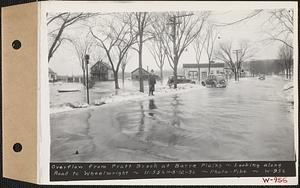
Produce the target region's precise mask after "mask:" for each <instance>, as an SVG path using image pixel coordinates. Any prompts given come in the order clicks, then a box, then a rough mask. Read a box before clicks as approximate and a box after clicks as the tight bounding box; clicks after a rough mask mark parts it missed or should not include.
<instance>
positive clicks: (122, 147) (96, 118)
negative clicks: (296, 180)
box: [51, 77, 295, 162]
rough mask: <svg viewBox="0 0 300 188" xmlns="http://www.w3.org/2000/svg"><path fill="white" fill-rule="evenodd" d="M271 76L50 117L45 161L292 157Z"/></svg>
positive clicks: (290, 135) (288, 118)
mask: <svg viewBox="0 0 300 188" xmlns="http://www.w3.org/2000/svg"><path fill="white" fill-rule="evenodd" d="M285 83H286V82H284V81H283V80H282V79H281V78H279V77H267V79H266V80H264V81H261V80H258V79H257V78H244V79H241V80H240V82H239V83H234V82H231V83H230V84H229V85H228V87H227V88H204V87H203V88H201V89H199V90H193V91H191V92H187V93H181V94H174V95H172V96H164V97H152V98H149V99H144V100H141V101H134V102H133V101H131V102H123V103H120V104H111V105H107V106H101V107H99V108H95V109H89V110H78V111H72V112H65V113H58V114H52V115H51V161H64V162H65V161H76V162H78V161H82V162H91V161H95V162H107V161H131V162H133V161H230V160H235V161H237V160H256V161H258V160H268V161H272V160H294V157H295V153H294V128H293V126H294V125H293V114H292V112H291V111H290V109H291V104H290V103H287V102H286V101H285V99H284V98H283V97H282V96H281V92H282V87H283V85H284V84H285Z"/></svg>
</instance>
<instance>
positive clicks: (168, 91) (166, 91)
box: [50, 84, 204, 113]
mask: <svg viewBox="0 0 300 188" xmlns="http://www.w3.org/2000/svg"><path fill="white" fill-rule="evenodd" d="M200 88H204V87H203V86H201V85H197V84H178V85H177V88H176V89H174V88H170V87H169V86H157V87H156V88H155V92H154V96H148V92H146V91H147V89H148V88H147V87H145V93H142V92H138V91H122V92H121V91H120V93H118V94H115V93H111V94H110V95H108V96H104V97H99V99H96V100H94V101H93V102H92V103H91V104H90V105H88V104H87V103H80V102H74V103H67V104H64V105H60V106H52V107H51V108H50V113H59V112H65V111H70V110H76V109H79V108H91V107H96V106H102V105H105V104H111V103H117V102H125V101H136V100H143V99H148V98H154V97H162V96H168V95H173V94H177V93H184V92H189V91H191V90H194V89H200Z"/></svg>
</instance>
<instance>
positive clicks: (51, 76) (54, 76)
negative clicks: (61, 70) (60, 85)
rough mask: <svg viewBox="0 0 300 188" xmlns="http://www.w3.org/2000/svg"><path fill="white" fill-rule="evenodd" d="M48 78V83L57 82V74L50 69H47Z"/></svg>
mask: <svg viewBox="0 0 300 188" xmlns="http://www.w3.org/2000/svg"><path fill="white" fill-rule="evenodd" d="M48 78H49V82H55V81H57V74H56V73H55V72H54V71H53V70H52V69H51V68H48Z"/></svg>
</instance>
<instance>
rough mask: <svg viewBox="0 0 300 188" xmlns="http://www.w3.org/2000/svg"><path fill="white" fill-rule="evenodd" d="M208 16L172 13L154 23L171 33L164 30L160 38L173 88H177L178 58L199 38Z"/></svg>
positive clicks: (204, 14)
mask: <svg viewBox="0 0 300 188" xmlns="http://www.w3.org/2000/svg"><path fill="white" fill-rule="evenodd" d="M208 15H209V13H208V12H200V13H198V14H197V15H194V14H193V13H191V12H174V13H167V14H164V15H162V19H161V21H160V22H156V25H157V24H165V25H169V26H170V29H171V32H168V31H167V28H166V29H165V31H164V33H165V34H162V35H161V36H162V41H163V46H164V48H165V51H166V54H167V60H168V62H169V64H170V66H171V67H172V69H173V74H174V88H177V69H178V63H179V60H180V57H181V55H182V54H183V52H184V51H185V50H186V49H187V47H188V46H189V45H190V44H191V43H192V42H193V41H194V39H195V38H196V37H198V36H199V34H200V32H201V31H202V28H203V25H204V22H205V21H206V19H207V17H208Z"/></svg>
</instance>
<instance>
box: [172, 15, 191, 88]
mask: <svg viewBox="0 0 300 188" xmlns="http://www.w3.org/2000/svg"><path fill="white" fill-rule="evenodd" d="M192 15H194V14H184V15H177V16H176V15H173V16H171V17H170V19H169V21H170V22H168V23H167V25H172V33H173V34H172V43H173V54H174V62H173V63H174V70H173V71H174V72H173V74H174V88H177V65H178V49H177V47H176V45H177V44H176V33H177V31H176V26H177V25H180V24H181V22H179V21H178V22H177V18H182V17H187V16H192Z"/></svg>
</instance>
